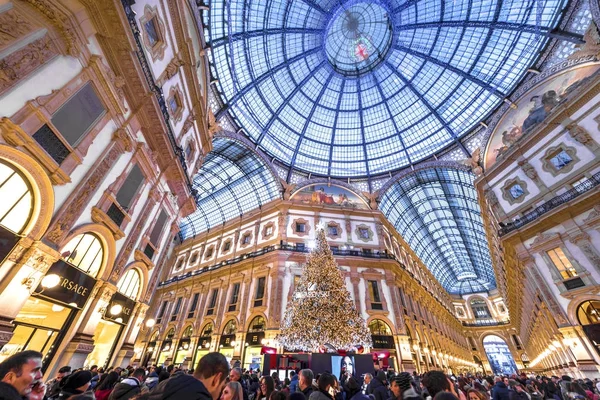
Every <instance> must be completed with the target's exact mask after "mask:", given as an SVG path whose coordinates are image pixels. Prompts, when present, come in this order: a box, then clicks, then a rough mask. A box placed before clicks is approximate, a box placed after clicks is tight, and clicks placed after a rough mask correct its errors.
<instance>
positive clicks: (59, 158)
mask: <svg viewBox="0 0 600 400" xmlns="http://www.w3.org/2000/svg"><path fill="white" fill-rule="evenodd" d="M32 137H33V138H34V139H35V141H36V142H38V144H39V145H40V146H41V147H42V148H43V149H44V150H45V151H46V153H48V155H49V156H50V157H52V159H53V160H54V161H56V163H57V164H58V165H60V164H62V162H63V161H65V158H67V157H68V156H69V154H71V151H70V150H69V149H68V148H67V146H65V144H64V143H63V142H62V141H61V140H60V139H59V138H58V136H56V134H55V133H54V131H53V130H52V129H51V128H50V127H49V126H48V125H47V124H44V125H42V127H41V128H40V129H38V130H37V132H35V133H34V134H33V136H32Z"/></svg>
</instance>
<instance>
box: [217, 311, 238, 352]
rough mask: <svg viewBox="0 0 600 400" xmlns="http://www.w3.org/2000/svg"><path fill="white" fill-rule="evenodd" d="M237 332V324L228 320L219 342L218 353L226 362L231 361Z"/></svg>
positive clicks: (232, 320)
mask: <svg viewBox="0 0 600 400" xmlns="http://www.w3.org/2000/svg"><path fill="white" fill-rule="evenodd" d="M236 332H237V323H236V322H235V320H234V319H230V320H229V321H227V323H226V324H225V327H224V328H223V332H222V334H221V339H220V340H219V353H221V354H223V355H224V356H225V358H227V361H229V362H231V360H232V359H233V352H234V350H235V345H236V343H235V333H236Z"/></svg>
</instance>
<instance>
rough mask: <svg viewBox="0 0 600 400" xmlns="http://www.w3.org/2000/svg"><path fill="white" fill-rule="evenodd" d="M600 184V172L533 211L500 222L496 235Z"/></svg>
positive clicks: (508, 231) (505, 232)
mask: <svg viewBox="0 0 600 400" xmlns="http://www.w3.org/2000/svg"><path fill="white" fill-rule="evenodd" d="M598 185H600V172H598V173H597V174H595V175H593V176H592V177H591V178H590V179H588V180H586V181H585V182H582V183H580V184H579V185H577V186H575V187H574V188H573V189H571V190H569V191H567V192H565V193H563V194H561V195H560V196H556V197H554V198H552V199H550V200H548V201H547V202H545V203H544V204H542V205H541V206H539V207H536V208H535V209H534V210H533V211H530V212H528V213H526V214H525V215H523V216H522V217H521V218H517V219H515V220H514V221H513V222H510V223H507V224H501V228H500V230H498V235H499V236H500V237H502V236H506V235H508V234H509V233H510V232H512V231H515V230H517V229H519V228H522V227H523V226H525V225H527V224H529V223H530V222H533V221H535V220H536V219H538V218H540V217H541V216H543V215H544V214H546V213H548V212H550V211H552V210H554V209H555V208H557V207H560V206H562V205H563V204H565V203H568V202H570V201H571V200H574V199H576V198H577V197H579V196H581V195H583V194H584V193H587V192H589V191H590V190H592V189H594V188H595V187H597V186H598Z"/></svg>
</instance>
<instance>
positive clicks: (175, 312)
mask: <svg viewBox="0 0 600 400" xmlns="http://www.w3.org/2000/svg"><path fill="white" fill-rule="evenodd" d="M182 301H183V298H182V297H178V298H177V302H176V303H175V309H173V315H171V322H173V321H176V320H177V317H178V316H179V312H180V311H181V302H182Z"/></svg>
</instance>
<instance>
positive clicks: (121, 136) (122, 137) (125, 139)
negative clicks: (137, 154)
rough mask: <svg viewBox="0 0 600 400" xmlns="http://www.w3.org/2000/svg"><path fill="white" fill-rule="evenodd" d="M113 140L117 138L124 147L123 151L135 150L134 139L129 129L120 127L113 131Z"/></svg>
mask: <svg viewBox="0 0 600 400" xmlns="http://www.w3.org/2000/svg"><path fill="white" fill-rule="evenodd" d="M113 140H115V141H116V142H117V143H119V145H120V146H121V147H122V148H123V151H126V152H128V153H129V152H132V151H133V140H132V139H131V138H130V137H129V134H128V133H127V131H126V130H125V129H123V128H119V129H117V130H116V131H114V132H113Z"/></svg>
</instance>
